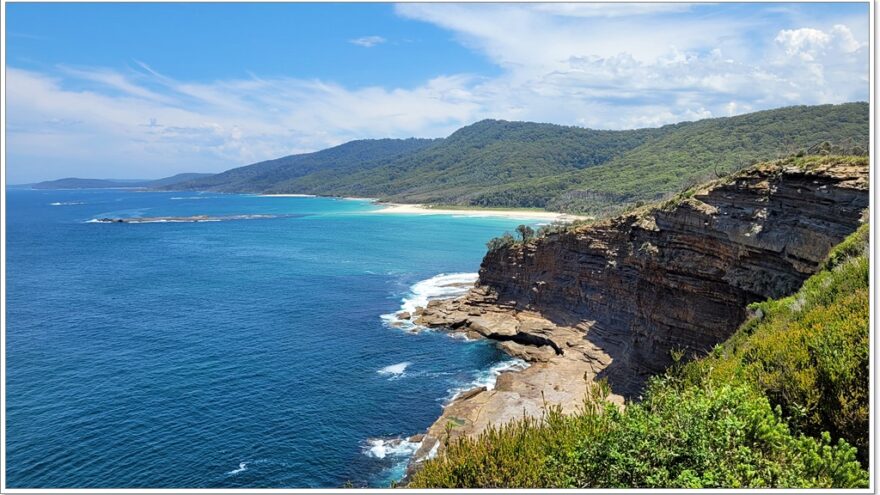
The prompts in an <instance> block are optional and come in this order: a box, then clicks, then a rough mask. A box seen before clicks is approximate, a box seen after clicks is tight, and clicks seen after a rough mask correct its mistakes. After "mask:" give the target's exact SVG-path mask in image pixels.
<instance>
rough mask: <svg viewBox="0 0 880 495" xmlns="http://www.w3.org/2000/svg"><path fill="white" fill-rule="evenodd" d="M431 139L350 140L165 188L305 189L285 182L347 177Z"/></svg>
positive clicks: (380, 163)
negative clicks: (312, 177) (315, 176)
mask: <svg viewBox="0 0 880 495" xmlns="http://www.w3.org/2000/svg"><path fill="white" fill-rule="evenodd" d="M433 141H434V140H432V139H364V140H359V141H350V142H348V143H345V144H341V145H339V146H334V147H333V148H328V149H325V150H321V151H316V152H314V153H305V154H301V155H290V156H285V157H282V158H277V159H275V160H267V161H264V162H259V163H254V164H252V165H247V166H244V167H238V168H234V169H231V170H227V171H226V172H223V173H219V174H215V175H212V176H210V177H206V178H201V179H197V180H192V181H188V182H184V183H180V184H175V185H173V186H169V187H167V188H166V189H177V190H180V189H184V190H205V191H220V192H249V193H261V192H307V193H310V192H311V191H302V190H296V191H291V190H289V188H285V187H284V184H285V183H287V182H289V181H291V180H293V179H295V178H298V177H302V176H305V175H309V174H317V173H320V174H333V176H335V177H346V176H348V175H349V174H351V173H352V172H355V171H361V170H369V169H372V168H374V167H378V166H381V165H382V164H384V163H387V161H389V160H392V159H394V158H397V157H399V156H401V155H404V154H408V153H412V152H414V151H417V150H419V149H421V148H424V147H426V146H429V145H430V144H431V143H432V142H433Z"/></svg>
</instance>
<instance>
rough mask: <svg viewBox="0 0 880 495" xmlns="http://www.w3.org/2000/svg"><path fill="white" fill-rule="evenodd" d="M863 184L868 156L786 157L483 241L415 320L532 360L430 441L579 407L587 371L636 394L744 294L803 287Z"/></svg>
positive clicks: (727, 327)
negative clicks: (574, 220)
mask: <svg viewBox="0 0 880 495" xmlns="http://www.w3.org/2000/svg"><path fill="white" fill-rule="evenodd" d="M868 182H869V181H868V161H867V159H866V158H845V157H810V158H797V159H787V160H782V161H778V162H774V163H770V164H762V165H758V166H755V167H752V168H750V169H748V170H745V171H743V172H741V173H738V174H736V175H734V176H732V177H727V178H723V179H719V180H717V181H715V182H713V183H710V184H708V185H706V186H704V187H702V188H699V189H696V190H693V191H690V192H688V193H685V194H682V195H680V196H679V197H677V198H675V199H674V200H670V201H668V202H667V203H665V204H663V205H661V206H658V207H650V208H643V209H641V210H640V211H635V212H632V213H630V214H627V215H623V216H620V217H617V218H614V219H611V220H607V221H604V222H601V223H596V224H593V225H587V226H581V227H577V228H572V229H570V230H568V231H565V232H561V233H557V234H552V235H549V236H546V237H542V238H540V239H536V240H532V241H530V242H526V243H518V244H515V245H511V246H507V247H502V248H500V249H496V250H494V251H491V252H489V253H488V254H487V255H486V257H485V259H484V260H483V263H482V266H481V268H480V277H479V281H478V283H477V286H476V287H475V288H474V289H473V290H471V291H470V292H469V293H468V295H466V296H465V297H463V298H460V299H457V300H453V301H437V302H433V303H432V304H429V305H428V307H427V308H425V309H424V310H421V311H420V312H419V314H418V315H417V316H416V320H417V321H418V322H420V323H421V324H423V325H426V326H433V327H441V328H449V329H452V330H454V331H464V332H468V333H469V334H471V335H473V336H478V335H479V336H483V337H487V338H492V339H495V340H499V345H500V346H502V347H503V348H504V349H505V350H507V352H508V353H510V354H512V355H515V356H520V357H523V358H524V359H526V360H528V361H531V362H533V363H535V364H534V365H533V366H531V367H530V368H529V369H527V370H525V371H521V372H517V373H510V374H506V375H502V377H500V378H499V382H498V385H497V386H496V387H495V389H494V390H488V391H474V392H473V393H471V394H468V395H469V396H468V397H467V398H466V399H464V400H458V401H456V402H454V403H452V404H451V405H449V406H448V407H447V408H446V410H445V411H444V415H443V417H441V419H440V420H438V422H437V423H435V425H434V426H432V428H431V430H429V432H428V435H427V436H426V443H425V444H424V449H425V450H427V449H429V448H431V446H432V445H431V444H432V442H433V444H435V445H436V443H437V439H439V438H441V437H443V436H444V435H446V433H447V431H448V432H449V433H450V434H453V435H455V434H473V433H476V432H479V431H482V430H483V429H485V428H486V427H487V426H488V425H490V424H496V423H498V422H502V421H504V420H506V419H511V418H512V417H514V416H516V415H517V414H519V415H522V414H529V415H539V414H540V413H541V410H542V407H543V404H544V403H545V402H550V403H559V404H562V405H563V407H564V408H565V409H569V410H570V409H573V408H575V407H576V406H577V404H578V403H579V402H580V400H581V399H582V398H583V396H584V391H585V381H586V382H589V381H593V380H596V379H601V378H605V379H607V381H608V384H609V385H610V387H611V391H612V392H613V393H614V396H615V397H616V398H617V400H618V401H621V402H622V398H623V397H635V396H637V395H638V393H639V392H640V391H641V389H642V387H643V385H644V382H645V380H646V378H647V377H648V376H650V375H652V374H655V373H657V372H660V371H662V370H663V369H665V367H667V366H668V365H669V363H670V360H671V355H672V353H673V352H674V351H681V352H683V353H684V355H685V356H686V357H692V356H696V355H699V354H701V353H704V352H705V351H707V350H709V349H710V348H711V347H712V346H714V345H715V344H717V343H719V342H721V341H723V340H725V339H726V338H727V337H729V336H730V335H731V334H732V333H733V332H734V330H735V329H736V328H737V327H738V326H739V325H740V324H741V323H742V322H743V321H744V320H745V319H746V316H747V314H746V313H747V309H746V306H747V305H748V304H749V303H750V302H753V301H759V300H764V299H767V298H771V297H773V298H775V297H780V296H784V295H787V294H790V293H792V292H794V291H795V290H796V289H798V288H799V287H800V285H801V284H802V283H803V281H804V280H805V279H806V278H807V277H809V276H810V275H811V274H813V273H814V272H816V271H817V270H818V269H819V267H820V265H821V263H822V262H823V260H824V259H825V257H826V256H827V253H828V251H829V250H830V249H831V247H833V246H834V245H835V244H837V243H839V242H840V241H841V240H843V239H844V237H846V236H847V235H848V234H850V233H851V232H853V231H854V230H855V229H856V228H857V227H858V226H859V224H860V222H861V221H863V219H864V214H865V211H866V208H867V207H868V201H869V194H868ZM449 425H452V426H453V428H451V429H450V427H449ZM423 454H424V453H423Z"/></svg>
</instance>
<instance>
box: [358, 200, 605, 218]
mask: <svg viewBox="0 0 880 495" xmlns="http://www.w3.org/2000/svg"><path fill="white" fill-rule="evenodd" d="M376 206H381V207H382V209H380V210H376V211H371V212H370V213H378V214H386V215H457V216H464V217H499V218H518V219H523V220H549V221H560V222H573V221H575V220H589V219H591V218H592V217H587V216H583V215H572V214H569V213H559V212H554V211H537V210H536V211H530V210H515V209H511V210H504V209H497V210H496V209H491V208H462V209H457V208H434V207H432V206H430V205H423V204H404V203H379V202H377V203H376Z"/></svg>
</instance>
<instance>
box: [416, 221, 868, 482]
mask: <svg viewBox="0 0 880 495" xmlns="http://www.w3.org/2000/svg"><path fill="white" fill-rule="evenodd" d="M511 237H512V236H511ZM867 243H868V226H867V225H864V226H863V227H862V228H861V229H859V231H858V232H856V233H854V234H853V235H852V236H850V237H849V238H847V239H846V240H845V241H844V242H843V243H841V244H840V245H839V246H838V247H837V248H835V249H834V250H833V251H832V252H831V253H830V255H829V256H828V259H827V261H826V263H825V266H824V268H823V270H822V271H820V272H819V273H817V274H816V275H814V276H813V277H811V278H810V279H809V280H807V282H806V283H805V284H804V286H803V288H802V289H801V290H800V291H798V292H797V293H796V294H794V295H792V296H791V297H787V298H782V299H778V300H771V301H767V302H763V303H759V304H754V305H752V306H751V309H752V311H753V312H754V315H755V316H754V317H753V318H752V319H750V320H749V321H748V322H746V323H745V324H744V325H743V326H742V327H741V328H740V329H739V330H738V331H737V333H736V334H735V335H734V336H733V337H732V338H730V339H729V340H728V341H727V342H725V343H723V344H721V345H718V346H716V347H715V349H713V350H712V352H711V353H710V354H709V355H708V356H704V357H702V358H701V359H696V360H693V361H691V362H689V363H687V364H681V361H677V362H676V364H675V365H673V366H672V367H671V368H670V369H669V370H668V371H667V373H666V374H664V375H663V376H659V377H655V378H653V379H652V380H651V381H650V383H649V385H648V388H647V390H646V392H645V394H644V397H643V400H641V401H639V402H636V403H631V404H628V405H627V406H626V407H625V408H623V409H621V408H618V407H617V406H614V405H612V404H610V403H607V402H605V401H604V400H603V397H605V396H606V395H607V393H606V392H607V390H605V389H604V385H601V384H599V385H592V386H591V389H590V394H588V399H587V400H586V401H585V404H584V408H583V410H582V412H580V413H579V414H575V415H563V414H561V413H560V411H559V410H558V409H556V408H554V407H547V408H546V412H545V415H544V417H543V418H540V419H523V420H519V421H515V422H512V423H510V424H507V425H504V426H501V427H498V428H493V429H489V430H488V431H486V432H484V433H483V434H481V435H480V436H479V437H476V438H461V439H458V440H456V441H454V442H451V443H448V444H447V445H446V448H445V452H444V453H442V454H441V455H440V456H438V457H437V458H435V459H433V460H431V461H428V462H426V463H425V464H424V466H423V467H422V469H421V470H420V471H418V472H417V473H415V475H414V476H413V477H412V480H411V483H410V486H411V487H420V488H421V487H450V488H451V487H486V488H488V487H582V488H589V487H606V488H611V487H677V488H702V487H731V488H744V487H755V488H769V487H799V488H807V487H815V488H827V487H840V488H843V487H848V488H849V487H867V486H868V480H869V479H868V472H867V471H866V469H865V468H866V466H867V460H868V457H867V456H868V447H869V445H868V440H869V439H868V432H869V429H868V421H869V410H868V407H869V398H868V393H869V388H868V385H869V382H868V379H869V347H868V338H869V326H868V325H869V321H868V300H869V299H868V298H869V285H868V278H869V275H868V273H869V270H868V255H867V245H868V244H867ZM681 357H682V355H681V354H676V355H675V356H674V358H679V359H680V358H681Z"/></svg>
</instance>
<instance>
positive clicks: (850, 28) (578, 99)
mask: <svg viewBox="0 0 880 495" xmlns="http://www.w3.org/2000/svg"><path fill="white" fill-rule="evenodd" d="M6 9H7V12H6V14H7V18H6V19H7V21H6V22H7V24H6V27H7V40H6V42H7V95H6V96H7V104H8V107H7V108H8V110H7V123H8V125H7V138H8V139H7V180H8V181H9V182H10V183H17V182H28V181H35V180H42V179H48V178H57V177H62V176H81V177H82V176H87V177H116V178H133V177H137V178H141V177H142V178H152V177H161V176H166V175H171V174H173V173H177V172H182V171H220V170H224V169H227V168H230V167H234V166H238V165H243V164H246V163H251V162H254V161H258V160H263V159H268V158H274V157H278V156H282V155H286V154H291V153H300V152H307V151H314V150H317V149H321V148H325V147H328V146H332V145H335V144H339V143H342V142H345V141H348V140H351V139H360V138H376V137H409V136H419V137H438V136H445V135H448V134H449V133H450V132H452V131H453V130H455V129H456V128H458V127H461V126H463V125H467V124H469V123H472V122H474V121H477V120H480V119H483V118H503V119H509V120H531V121H541V122H554V123H559V124H567V125H580V126H586V127H592V128H608V129H620V128H634V127H645V126H657V125H662V124H666V123H672V122H679V121H682V120H695V119H699V118H706V117H719V116H727V115H735V114H739V113H745V112H749V111H754V110H760V109H766V108H775V107H780V106H786V105H792V104H818V103H839V102H844V101H855V100H867V99H868V60H869V59H868V57H869V53H868V51H869V50H868V39H869V33H868V30H869V25H868V12H869V11H868V4H867V3H861V4H842V3H837V4H792V3H786V4H716V5H708V4H702V5H700V4H697V5H694V4H399V5H394V4H173V3H153V4H100V3H96V4H82V3H80V4H73V3H69V4H65V3H43V4H27V3H9V4H6Z"/></svg>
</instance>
